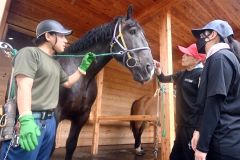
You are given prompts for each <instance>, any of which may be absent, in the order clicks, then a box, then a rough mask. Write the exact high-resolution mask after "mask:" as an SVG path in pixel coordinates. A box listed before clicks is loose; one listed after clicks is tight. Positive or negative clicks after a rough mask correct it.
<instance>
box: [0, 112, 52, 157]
mask: <svg viewBox="0 0 240 160" xmlns="http://www.w3.org/2000/svg"><path fill="white" fill-rule="evenodd" d="M35 121H36V123H37V124H38V125H39V127H40V130H41V136H40V137H38V146H37V147H36V148H35V149H34V150H33V151H30V152H27V151H25V150H23V149H22V148H21V147H20V146H18V147H16V148H13V147H11V148H10V150H9V152H8V154H7V160H50V155H51V152H52V147H53V145H54V141H55V133H56V120H55V118H54V116H52V118H50V119H46V120H40V119H35ZM9 144H10V141H5V142H3V144H2V148H1V153H0V154H1V155H0V159H1V160H3V159H4V157H5V155H6V152H7V149H8V147H9Z"/></svg>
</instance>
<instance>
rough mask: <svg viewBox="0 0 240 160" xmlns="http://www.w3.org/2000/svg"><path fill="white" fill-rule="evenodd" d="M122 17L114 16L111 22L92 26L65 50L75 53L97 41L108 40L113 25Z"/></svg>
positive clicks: (110, 37)
mask: <svg viewBox="0 0 240 160" xmlns="http://www.w3.org/2000/svg"><path fill="white" fill-rule="evenodd" d="M121 18H123V17H116V18H115V19H114V20H113V21H112V22H110V23H105V24H103V25H101V26H98V27H96V28H93V29H92V30H90V31H89V32H87V33H86V34H85V35H84V36H83V37H82V38H79V39H78V40H77V41H75V42H74V43H73V44H71V45H70V46H69V47H68V48H66V50H65V51H67V52H71V53H77V52H79V51H82V50H85V49H87V48H89V47H90V46H92V45H94V44H96V43H97V42H105V41H110V40H111V39H112V36H113V31H114V26H115V24H116V23H117V21H118V20H119V19H121Z"/></svg>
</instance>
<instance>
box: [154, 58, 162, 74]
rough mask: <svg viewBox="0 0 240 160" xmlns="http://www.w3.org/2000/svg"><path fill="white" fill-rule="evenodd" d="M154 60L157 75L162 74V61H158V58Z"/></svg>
mask: <svg viewBox="0 0 240 160" xmlns="http://www.w3.org/2000/svg"><path fill="white" fill-rule="evenodd" d="M153 62H154V66H155V73H156V74H157V75H160V74H161V73H162V70H161V66H160V62H158V61H156V60H153Z"/></svg>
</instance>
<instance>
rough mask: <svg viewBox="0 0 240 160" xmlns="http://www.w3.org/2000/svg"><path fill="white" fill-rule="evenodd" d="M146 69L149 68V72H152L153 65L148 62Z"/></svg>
mask: <svg viewBox="0 0 240 160" xmlns="http://www.w3.org/2000/svg"><path fill="white" fill-rule="evenodd" d="M146 70H147V72H148V73H151V71H152V66H151V64H149V63H147V65H146Z"/></svg>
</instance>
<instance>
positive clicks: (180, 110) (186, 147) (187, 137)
mask: <svg viewBox="0 0 240 160" xmlns="http://www.w3.org/2000/svg"><path fill="white" fill-rule="evenodd" d="M178 48H179V50H180V51H181V53H182V54H183V55H182V66H183V67H185V68H186V69H185V70H184V71H179V72H177V73H175V74H173V75H168V76H165V75H164V74H163V73H162V72H161V68H160V63H159V62H157V61H154V63H155V66H156V68H155V73H156V74H157V77H158V79H159V81H160V82H163V83H166V82H174V83H175V84H176V118H175V121H176V138H175V141H174V146H173V148H172V152H171V154H170V160H194V151H193V150H192V148H191V145H190V144H191V143H190V141H191V139H192V135H193V132H194V130H195V129H196V127H197V125H198V124H197V122H198V119H197V115H196V111H197V110H198V109H197V108H194V104H195V101H196V97H197V94H198V84H199V81H200V79H199V77H200V75H201V72H202V69H203V64H202V62H203V61H204V60H205V55H204V54H199V53H198V51H197V47H196V44H191V45H190V46H189V47H187V48H185V47H182V46H178Z"/></svg>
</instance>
